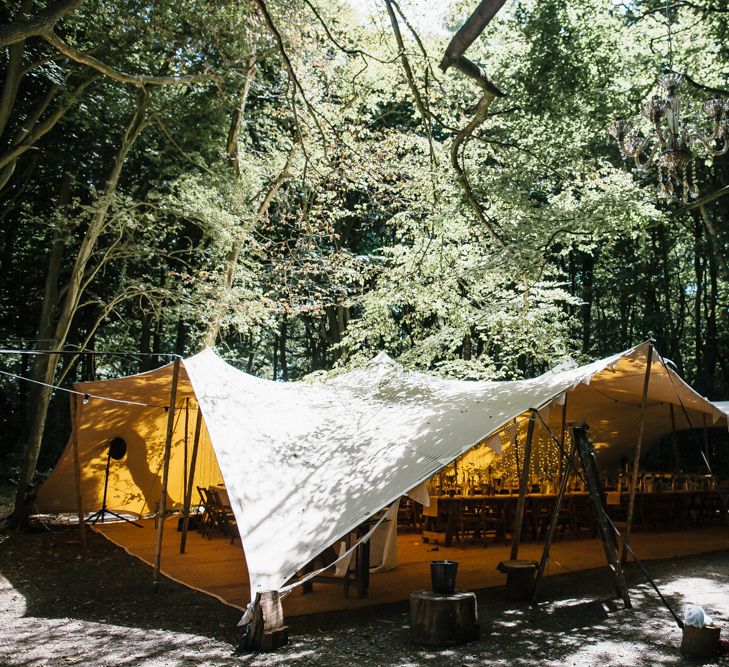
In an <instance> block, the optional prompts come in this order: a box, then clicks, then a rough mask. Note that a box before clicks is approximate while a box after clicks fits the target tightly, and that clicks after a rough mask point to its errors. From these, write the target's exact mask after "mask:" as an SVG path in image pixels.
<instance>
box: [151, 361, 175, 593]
mask: <svg viewBox="0 0 729 667" xmlns="http://www.w3.org/2000/svg"><path fill="white" fill-rule="evenodd" d="M179 377H180V357H176V358H175V362H174V364H173V366H172V387H171V388H170V404H169V407H168V408H167V435H166V437H165V451H164V462H163V464H162V491H161V493H160V499H159V504H158V506H157V544H156V546H155V550H154V574H153V575H152V583H153V584H154V588H155V590H156V589H157V586H158V585H159V569H160V562H161V560H162V533H163V532H164V527H165V512H166V511H167V480H168V478H169V475H170V451H171V449H172V432H173V431H174V427H175V401H176V400H177V381H178V379H179Z"/></svg>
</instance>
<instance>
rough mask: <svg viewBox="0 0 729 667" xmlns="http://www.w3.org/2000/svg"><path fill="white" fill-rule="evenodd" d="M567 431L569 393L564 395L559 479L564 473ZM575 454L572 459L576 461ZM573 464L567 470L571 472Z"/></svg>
mask: <svg viewBox="0 0 729 667" xmlns="http://www.w3.org/2000/svg"><path fill="white" fill-rule="evenodd" d="M566 429H567V392H565V394H564V403H562V432H561V433H560V436H559V444H560V449H561V452H560V457H559V478H560V479H562V475H563V473H564V463H565V461H564V457H565V456H566V452H565V449H564V439H565V431H566ZM574 456H575V455H574V452H572V455H571V458H572V459H573V460H574ZM571 465H572V464H571V462H569V461H568V462H567V469H568V470H569V468H570V466H571Z"/></svg>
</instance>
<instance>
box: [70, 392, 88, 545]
mask: <svg viewBox="0 0 729 667" xmlns="http://www.w3.org/2000/svg"><path fill="white" fill-rule="evenodd" d="M77 403H78V395H76V394H72V395H71V446H72V447H73V476H74V482H75V484H76V508H77V509H78V530H79V533H80V534H81V545H82V546H84V547H85V546H86V522H85V520H84V519H85V517H84V508H83V504H82V502H81V463H80V460H79V459H80V457H79V454H78V405H77Z"/></svg>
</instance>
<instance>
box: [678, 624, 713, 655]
mask: <svg viewBox="0 0 729 667" xmlns="http://www.w3.org/2000/svg"><path fill="white" fill-rule="evenodd" d="M720 635H721V629H720V628H719V627H718V626H716V625H705V626H704V627H703V628H697V627H694V626H693V625H684V626H683V638H682V639H681V653H683V654H684V655H687V656H689V657H691V658H715V657H716V656H717V655H718V654H719V637H720Z"/></svg>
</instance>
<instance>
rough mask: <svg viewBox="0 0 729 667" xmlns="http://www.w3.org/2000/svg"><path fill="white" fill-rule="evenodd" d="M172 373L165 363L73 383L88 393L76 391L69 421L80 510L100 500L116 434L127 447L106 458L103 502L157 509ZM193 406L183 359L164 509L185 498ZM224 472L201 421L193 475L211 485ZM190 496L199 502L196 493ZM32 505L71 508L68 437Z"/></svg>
mask: <svg viewBox="0 0 729 667" xmlns="http://www.w3.org/2000/svg"><path fill="white" fill-rule="evenodd" d="M171 375H172V366H171V364H169V365H166V366H163V367H161V368H157V369H155V370H153V371H149V372H147V373H141V374H138V375H131V376H128V377H123V378H119V379H115V380H99V381H96V382H80V383H77V384H75V385H74V390H75V391H78V392H79V393H80V394H82V395H84V396H87V397H88V398H82V397H81V396H78V397H76V398H77V399H78V400H77V401H76V413H77V414H76V428H75V429H74V431H75V434H76V437H77V440H78V451H79V464H80V465H79V468H80V471H81V503H82V507H83V508H84V510H85V511H87V512H93V511H95V510H98V509H100V508H101V504H102V499H103V494H104V473H105V470H106V462H107V452H108V445H109V441H110V440H111V439H112V438H116V437H121V438H123V439H124V441H125V442H126V444H127V455H126V456H125V457H124V459H123V460H121V461H115V460H114V459H112V460H111V462H110V465H109V485H108V492H107V499H106V504H107V507H108V509H110V510H114V511H117V512H127V513H130V514H137V515H140V516H141V515H145V514H151V513H153V512H155V511H156V509H157V503H158V502H159V500H160V495H161V490H162V465H163V459H164V445H165V435H166V429H167V407H168V405H169V399H170V385H171ZM99 397H103V399H102V398H99ZM106 399H112V400H106ZM117 401H120V402H117ZM197 410H198V403H197V399H196V398H195V395H194V393H193V391H192V386H191V385H190V381H189V379H188V377H187V373H186V371H185V369H184V367H181V368H180V378H179V383H178V390H177V400H176V406H175V421H174V431H173V438H172V448H171V453H170V478H169V480H170V481H169V483H168V487H167V496H168V497H167V507H168V508H170V509H176V508H181V507H182V504H183V499H184V488H183V485H184V480H185V472H184V469H185V468H186V467H188V465H189V458H190V455H191V453H192V443H193V439H194V435H195V421H196V418H197ZM72 436H73V434H72ZM186 443H187V445H186ZM186 447H187V456H186V454H185V449H186ZM186 460H187V461H188V463H186ZM222 479H223V478H222V476H221V474H220V470H219V468H218V463H217V460H216V459H215V453H214V452H213V449H212V446H211V444H210V438H209V437H208V434H207V429H206V428H205V424H204V422H203V428H202V433H201V437H200V445H199V453H198V464H197V470H196V475H195V482H196V484H197V485H198V486H210V485H211V484H217V483H220V482H222ZM194 501H195V502H197V497H196V496H195V497H194ZM36 506H37V508H38V511H41V512H49V513H61V512H75V511H76V509H77V508H76V491H75V481H74V459H73V449H72V440H71V439H69V442H68V444H67V446H66V449H65V451H64V453H63V455H62V456H61V458H60V460H59V462H58V464H57V465H56V467H55V468H54V469H53V471H52V473H51V475H50V476H49V477H48V479H47V480H46V481H45V482H44V483H43V485H42V486H41V487H40V489H39V490H38V496H37V499H36Z"/></svg>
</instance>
